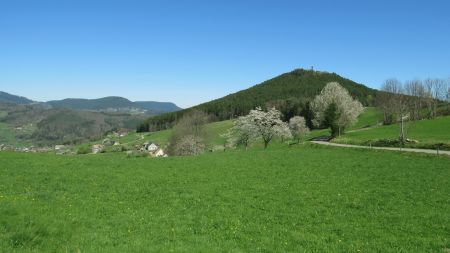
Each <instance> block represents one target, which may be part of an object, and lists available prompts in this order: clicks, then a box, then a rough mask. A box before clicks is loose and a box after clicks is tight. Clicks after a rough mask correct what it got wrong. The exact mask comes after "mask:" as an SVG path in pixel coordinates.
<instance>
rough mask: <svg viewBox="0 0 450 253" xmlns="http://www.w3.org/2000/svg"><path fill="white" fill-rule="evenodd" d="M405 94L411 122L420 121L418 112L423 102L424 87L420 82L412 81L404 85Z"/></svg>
mask: <svg viewBox="0 0 450 253" xmlns="http://www.w3.org/2000/svg"><path fill="white" fill-rule="evenodd" d="M405 93H406V95H408V97H407V99H408V101H409V109H410V117H411V119H412V120H419V119H421V116H420V111H421V109H422V106H423V101H424V100H425V87H424V86H423V83H422V81H420V80H413V81H408V82H406V83H405Z"/></svg>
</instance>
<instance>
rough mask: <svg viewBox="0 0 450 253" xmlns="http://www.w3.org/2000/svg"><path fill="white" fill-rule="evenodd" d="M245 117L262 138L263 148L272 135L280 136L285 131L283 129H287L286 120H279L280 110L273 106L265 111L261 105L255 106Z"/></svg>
mask: <svg viewBox="0 0 450 253" xmlns="http://www.w3.org/2000/svg"><path fill="white" fill-rule="evenodd" d="M247 117H248V119H249V120H250V122H252V124H253V125H254V126H255V129H256V132H257V134H258V135H259V136H260V137H261V138H262V140H263V142H264V148H267V146H268V145H269V143H270V141H271V140H272V139H273V137H275V136H280V135H281V134H282V133H285V132H286V131H285V129H289V128H288V126H287V124H286V122H283V121H282V120H281V112H280V111H278V110H276V109H275V108H271V109H269V111H267V112H265V111H263V110H262V109H261V107H257V108H256V109H255V110H251V111H250V113H249V114H248V116H247Z"/></svg>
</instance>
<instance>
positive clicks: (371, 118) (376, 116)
mask: <svg viewBox="0 0 450 253" xmlns="http://www.w3.org/2000/svg"><path fill="white" fill-rule="evenodd" d="M380 122H383V115H382V114H381V112H380V111H379V110H378V109H377V108H375V107H366V108H364V111H363V113H361V115H360V116H359V117H358V122H356V124H355V125H353V126H351V127H349V129H347V130H348V131H351V130H355V129H361V128H366V127H373V126H376V125H377V124H379V123H380Z"/></svg>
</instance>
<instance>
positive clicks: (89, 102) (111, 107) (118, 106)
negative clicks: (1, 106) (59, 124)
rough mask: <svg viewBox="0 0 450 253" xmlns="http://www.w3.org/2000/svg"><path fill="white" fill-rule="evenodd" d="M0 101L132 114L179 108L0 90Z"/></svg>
mask: <svg viewBox="0 0 450 253" xmlns="http://www.w3.org/2000/svg"><path fill="white" fill-rule="evenodd" d="M0 102H7V103H15V104H22V105H26V104H41V105H43V106H45V107H48V108H66V109H73V110H90V111H108V112H125V113H133V114H139V113H141V114H148V115H158V114H161V113H166V112H174V111H178V110H181V108H180V107H178V106H177V105H175V104H174V103H171V102H155V101H138V102H132V101H130V100H128V99H126V98H123V97H116V96H111V97H104V98H98V99H82V98H66V99H62V100H52V101H47V102H36V101H33V100H30V99H28V98H25V97H21V96H17V95H12V94H9V93H6V92H0Z"/></svg>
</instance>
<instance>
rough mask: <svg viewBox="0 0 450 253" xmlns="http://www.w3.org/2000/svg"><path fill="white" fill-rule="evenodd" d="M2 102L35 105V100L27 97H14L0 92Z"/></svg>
mask: <svg viewBox="0 0 450 253" xmlns="http://www.w3.org/2000/svg"><path fill="white" fill-rule="evenodd" d="M0 102H6V103H14V104H19V105H23V104H32V103H34V101H33V100H30V99H28V98H26V97H21V96H16V95H12V94H9V93H6V92H3V91H0Z"/></svg>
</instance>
